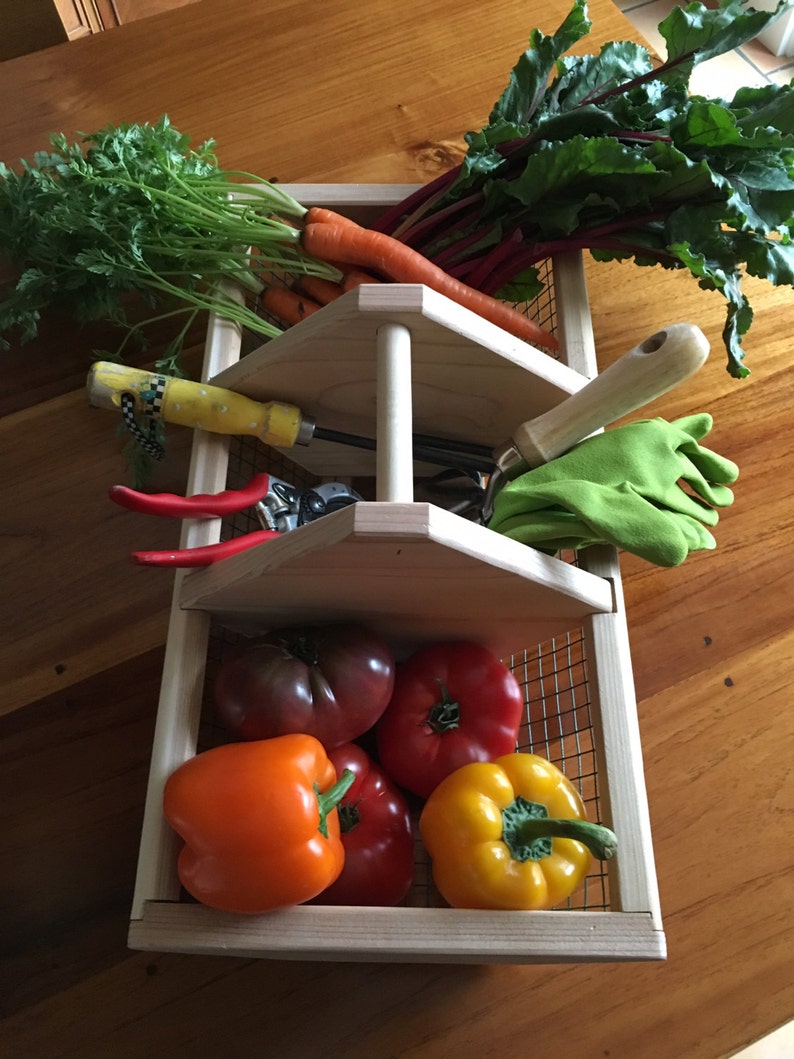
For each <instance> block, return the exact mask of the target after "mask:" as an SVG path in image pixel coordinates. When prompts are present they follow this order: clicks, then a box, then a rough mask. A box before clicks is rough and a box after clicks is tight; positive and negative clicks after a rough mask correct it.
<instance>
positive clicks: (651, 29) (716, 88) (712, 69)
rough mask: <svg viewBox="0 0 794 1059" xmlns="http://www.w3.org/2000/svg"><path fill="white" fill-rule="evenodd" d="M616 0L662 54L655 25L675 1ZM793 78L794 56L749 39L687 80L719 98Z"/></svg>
mask: <svg viewBox="0 0 794 1059" xmlns="http://www.w3.org/2000/svg"><path fill="white" fill-rule="evenodd" d="M615 3H616V4H617V6H618V7H619V8H620V9H621V11H622V12H623V14H624V15H625V16H626V18H628V20H629V21H630V22H631V23H632V24H633V25H634V26H636V28H637V29H638V30H639V31H640V33H641V34H642V35H643V37H644V38H645V40H646V41H647V42H648V44H649V45H650V46H651V47H652V48H653V49H654V51H656V52H657V53H658V54H659V55H661V56H664V54H665V43H664V39H663V37H662V36H661V34H660V33H659V31H658V28H657V27H658V25H659V23H660V22H661V21H662V20H663V19H664V18H665V17H666V16H667V15H668V14H669V12H670V11H671V10H672V8H673V7H674V6H675V4H674V0H615ZM792 77H794V58H791V57H786V56H778V55H773V54H772V53H771V52H770V51H769V50H768V49H767V48H765V47H764V45H763V44H761V43H760V41H751V42H749V43H748V44H746V45H744V47H742V48H740V49H737V50H736V51H733V52H730V53H728V54H726V55H721V56H720V57H719V58H717V59H711V60H710V61H709V62H705V63H703V64H702V65H701V66H697V67H695V70H694V72H693V74H692V77H691V79H690V82H689V83H690V88H691V90H692V91H693V92H695V93H697V94H698V95H703V96H709V97H711V98H712V99H718V98H722V97H727V98H730V97H731V96H732V95H733V92H734V91H735V90H736V88H738V87H740V86H742V85H751V86H755V85H764V84H767V83H768V82H770V81H771V82H774V83H776V84H788V83H789V81H791V79H792Z"/></svg>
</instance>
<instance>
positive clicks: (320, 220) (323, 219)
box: [303, 206, 361, 228]
mask: <svg viewBox="0 0 794 1059" xmlns="http://www.w3.org/2000/svg"><path fill="white" fill-rule="evenodd" d="M303 222H304V224H340V225H341V224H344V225H347V226H348V227H350V228H360V227H361V225H360V224H356V222H355V221H351V220H350V218H349V217H345V216H343V215H342V214H341V213H335V212H334V210H327V209H326V208H325V207H324V206H310V207H309V209H308V210H307V211H306V216H305V217H304V218H303Z"/></svg>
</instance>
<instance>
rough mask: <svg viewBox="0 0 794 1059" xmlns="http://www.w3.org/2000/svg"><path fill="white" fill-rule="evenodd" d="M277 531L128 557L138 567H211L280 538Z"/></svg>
mask: <svg viewBox="0 0 794 1059" xmlns="http://www.w3.org/2000/svg"><path fill="white" fill-rule="evenodd" d="M280 536H281V534H280V533H279V531H278V530H254V531H253V533H245V534H243V536H242V537H232V539H231V540H228V541H218V543H217V544H205V545H203V546H199V547H198V548H177V549H176V550H175V551H162V552H133V553H132V554H131V555H130V559H131V560H132V562H134V563H137V564H138V565H139V566H175V567H188V566H211V565H212V563H217V562H219V561H220V560H221V559H226V558H228V556H230V555H237V554H238V553H239V552H243V551H246V550H247V549H248V548H253V547H254V546H255V545H257V544H261V543H262V542H263V541H269V540H272V539H273V537H280Z"/></svg>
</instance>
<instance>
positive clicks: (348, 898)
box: [313, 743, 414, 905]
mask: <svg viewBox="0 0 794 1059" xmlns="http://www.w3.org/2000/svg"><path fill="white" fill-rule="evenodd" d="M328 757H329V758H330V760H331V762H332V764H333V765H334V768H335V769H336V774H337V776H341V775H342V772H343V771H344V770H345V769H350V771H351V772H353V774H354V775H355V777H356V778H355V780H354V781H353V785H352V786H351V788H350V790H349V791H348V792H347V794H346V795H345V796H344V798H343V799H342V801H341V802H340V803H339V805H338V807H337V812H338V814H339V826H340V832H341V836H342V846H343V847H344V851H345V864H344V867H343V868H342V874H341V875H340V876H339V878H338V879H337V880H336V882H334V883H332V884H331V885H330V886H329V887H328V889H327V890H323V892H322V893H321V894H320V895H319V896H318V897H316V898H315V899H314V902H313V903H314V904H324V905H396V904H397V903H398V902H399V901H401V900H402V899H403V897H405V895H406V894H407V893H408V891H409V890H410V888H411V883H412V882H413V878H414V837H413V832H412V829H411V818H410V815H409V812H408V805H407V803H406V801H405V798H404V797H403V795H402V794H401V793H400V791H398V790H397V788H396V787H395V786H394V784H393V783H392V782H391V780H390V779H389V778H388V777H387V776H386V775H385V774H384V773H383V772H381V770H380V769H379V768H378V767H377V766H376V765H375V763H374V761H372V759H371V758H370V757H369V755H368V754H367V753H365V751H364V750H362V749H361V747H359V746H356V744H355V743H348V744H347V745H346V746H340V747H337V748H336V750H331V751H329V753H328Z"/></svg>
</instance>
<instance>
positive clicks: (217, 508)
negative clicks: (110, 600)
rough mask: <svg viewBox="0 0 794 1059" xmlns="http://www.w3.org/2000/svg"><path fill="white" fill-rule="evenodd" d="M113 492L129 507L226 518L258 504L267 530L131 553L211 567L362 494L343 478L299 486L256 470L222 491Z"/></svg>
mask: <svg viewBox="0 0 794 1059" xmlns="http://www.w3.org/2000/svg"><path fill="white" fill-rule="evenodd" d="M109 495H110V499H111V500H112V501H113V502H114V503H116V504H119V505H120V506H121V507H125V508H127V509H128V510H130V511H137V512H140V513H142V514H146V515H162V516H164V517H166V518H191V519H202V518H223V517H225V516H227V515H234V514H237V513H238V512H241V511H245V509H246V508H253V510H254V512H255V513H256V516H257V518H258V520H259V523H260V525H261V526H262V529H259V530H253V531H252V532H250V533H244V534H242V535H241V536H239V537H232V538H231V539H230V540H227V541H219V542H218V543H217V544H205V545H203V546H201V547H198V548H181V549H176V550H175V551H159V552H133V553H132V555H131V556H130V558H131V559H132V561H133V562H134V563H138V564H139V565H141V566H176V567H188V566H210V565H211V564H212V563H216V562H218V561H219V560H221V559H226V558H227V557H228V556H230V555H237V554H238V553H239V552H242V551H245V550H246V549H248V548H253V547H254V546H255V545H257V544H261V543H262V542H263V541H267V540H271V539H272V538H273V537H280V536H281V534H282V533H286V532H288V531H289V530H293V529H296V528H297V527H298V526H303V525H305V524H306V523H308V522H314V521H315V519H318V518H320V517H321V516H322V515H327V514H329V513H330V512H331V511H335V510H337V509H338V508H340V507H345V506H347V505H348V504H353V503H355V502H356V501H358V500H360V499H361V497H360V496H359V495H358V493H356V492H354V491H353V490H352V489H350V488H349V487H348V486H346V485H342V484H341V483H340V482H326V483H324V484H323V485H318V486H314V487H305V488H299V487H297V486H294V485H290V483H289V482H285V481H282V479H280V478H275V477H274V476H273V475H272V474H255V475H254V477H253V478H252V479H251V480H250V482H249V483H248V484H247V485H245V486H243V488H242V489H227V490H225V491H224V492H222V493H197V494H196V495H195V496H178V495H177V494H176V493H139V492H138V491H137V490H135V489H130V488H128V487H127V486H126V485H113V486H111V488H110V494H109Z"/></svg>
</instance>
